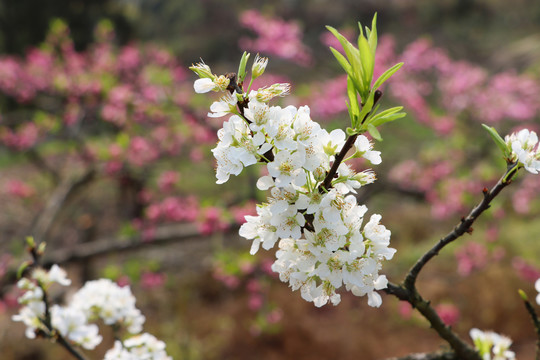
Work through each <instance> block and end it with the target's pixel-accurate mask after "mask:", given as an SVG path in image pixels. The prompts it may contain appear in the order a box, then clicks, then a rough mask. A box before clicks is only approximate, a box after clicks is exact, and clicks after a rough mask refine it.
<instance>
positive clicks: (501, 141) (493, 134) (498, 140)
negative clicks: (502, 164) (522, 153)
mask: <svg viewBox="0 0 540 360" xmlns="http://www.w3.org/2000/svg"><path fill="white" fill-rule="evenodd" d="M482 127H483V128H484V129H486V130H487V132H488V133H489V135H491V138H492V139H493V141H495V144H497V146H498V147H499V149H501V151H502V152H503V155H504V157H508V156H509V155H510V154H511V151H510V149H509V148H508V145H506V142H505V141H504V139H503V138H502V137H501V136H500V135H499V133H498V132H497V130H495V128H494V127H490V126H487V125H486V124H482Z"/></svg>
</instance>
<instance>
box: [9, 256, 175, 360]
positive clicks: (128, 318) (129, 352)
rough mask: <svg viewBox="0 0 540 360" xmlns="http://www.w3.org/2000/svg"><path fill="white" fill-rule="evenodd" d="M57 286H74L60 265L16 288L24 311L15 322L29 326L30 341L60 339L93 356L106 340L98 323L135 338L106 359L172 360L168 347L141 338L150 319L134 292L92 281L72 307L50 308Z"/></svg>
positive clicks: (147, 337)
mask: <svg viewBox="0 0 540 360" xmlns="http://www.w3.org/2000/svg"><path fill="white" fill-rule="evenodd" d="M54 284H58V285H63V286H68V285H70V284H71V280H69V279H68V278H67V277H66V272H65V271H64V270H63V269H61V268H60V267H59V266H58V265H53V266H52V267H51V269H50V270H48V271H47V270H45V269H42V268H39V267H38V268H35V269H33V270H32V272H31V274H30V275H29V276H28V277H26V278H22V279H21V280H19V282H18V283H17V286H18V287H19V288H20V289H21V290H24V293H23V294H22V295H21V296H20V297H19V303H20V304H21V305H23V307H22V308H21V309H20V311H19V314H17V315H14V316H13V318H12V319H13V321H17V322H22V323H24V324H25V325H26V336H27V337H28V338H31V339H33V338H35V337H36V335H37V334H40V335H43V336H45V337H47V338H51V339H54V338H56V336H58V334H59V335H61V336H62V337H63V338H64V339H65V340H66V341H68V342H69V343H70V344H72V345H76V346H80V347H82V348H84V349H87V350H92V349H94V348H95V347H96V346H97V345H99V344H100V343H101V341H102V339H103V338H102V336H101V335H99V327H98V326H97V325H96V324H92V323H90V322H92V321H95V320H98V319H99V320H102V321H103V322H104V323H105V324H106V325H110V326H114V327H115V329H117V330H118V329H120V328H126V329H127V331H128V332H129V333H130V334H132V335H131V337H129V338H127V339H125V340H124V341H123V342H122V341H116V342H115V345H114V348H112V349H110V350H109V351H108V352H107V353H106V355H105V359H106V360H113V359H121V360H142V359H148V360H171V358H170V357H169V356H167V354H166V352H165V343H164V342H162V341H159V340H158V339H156V338H155V337H154V336H152V335H150V334H147V333H143V334H139V333H140V332H141V331H142V326H143V324H144V321H145V317H144V316H143V315H142V313H141V312H140V310H139V309H137V308H136V307H135V297H134V296H133V294H132V292H131V290H130V288H129V286H125V287H120V286H119V285H117V284H116V283H114V282H112V281H111V280H109V279H100V280H94V281H89V282H87V283H86V284H85V285H84V286H83V287H82V288H81V289H79V290H78V291H77V292H76V293H75V294H74V295H73V297H72V298H71V300H70V301H69V302H68V303H67V305H65V306H60V305H56V304H55V305H52V306H51V304H49V302H48V296H47V291H48V289H49V288H50V287H51V286H53V285H54Z"/></svg>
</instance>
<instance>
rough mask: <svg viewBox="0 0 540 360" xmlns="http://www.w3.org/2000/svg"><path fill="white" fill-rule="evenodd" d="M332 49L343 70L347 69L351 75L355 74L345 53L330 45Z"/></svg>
mask: <svg viewBox="0 0 540 360" xmlns="http://www.w3.org/2000/svg"><path fill="white" fill-rule="evenodd" d="M330 51H332V54H334V56H335V58H336V59H337V61H338V63H339V65H341V67H342V68H343V70H345V72H346V73H347V74H348V75H349V76H352V75H353V72H352V66H351V64H349V62H348V61H347V59H345V56H343V54H341V53H340V52H339V51H337V50H336V49H334V48H333V47H330Z"/></svg>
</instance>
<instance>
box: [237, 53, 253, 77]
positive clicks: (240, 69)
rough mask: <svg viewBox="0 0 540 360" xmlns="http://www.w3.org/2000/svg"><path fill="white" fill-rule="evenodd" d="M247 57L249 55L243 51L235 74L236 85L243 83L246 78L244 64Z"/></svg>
mask: <svg viewBox="0 0 540 360" xmlns="http://www.w3.org/2000/svg"><path fill="white" fill-rule="evenodd" d="M249 56H250V54H249V53H248V52H247V51H244V53H243V54H242V59H240V65H238V72H237V76H238V83H240V82H242V81H244V79H245V78H246V64H247V62H248V60H249Z"/></svg>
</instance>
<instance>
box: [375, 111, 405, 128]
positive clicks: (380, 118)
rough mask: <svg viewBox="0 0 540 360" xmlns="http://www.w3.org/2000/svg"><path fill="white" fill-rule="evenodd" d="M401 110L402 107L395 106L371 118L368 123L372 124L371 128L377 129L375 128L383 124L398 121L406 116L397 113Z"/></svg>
mask: <svg viewBox="0 0 540 360" xmlns="http://www.w3.org/2000/svg"><path fill="white" fill-rule="evenodd" d="M402 109H403V106H396V107H393V108H391V109H387V110H384V111H381V112H380V113H378V114H376V115H374V116H372V117H371V118H370V119H369V123H370V124H373V126H375V127H377V126H380V125H382V124H384V123H387V122H389V121H394V120H397V119H400V118H402V117H404V116H405V115H407V114H406V113H398V112H399V111H401V110H402ZM373 112H376V110H375V111H373Z"/></svg>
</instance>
